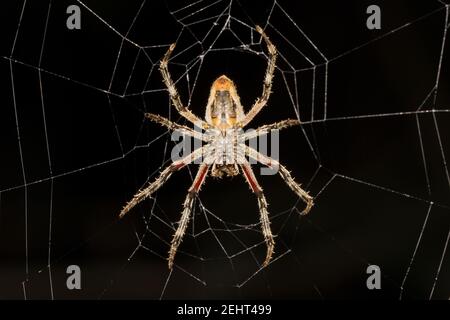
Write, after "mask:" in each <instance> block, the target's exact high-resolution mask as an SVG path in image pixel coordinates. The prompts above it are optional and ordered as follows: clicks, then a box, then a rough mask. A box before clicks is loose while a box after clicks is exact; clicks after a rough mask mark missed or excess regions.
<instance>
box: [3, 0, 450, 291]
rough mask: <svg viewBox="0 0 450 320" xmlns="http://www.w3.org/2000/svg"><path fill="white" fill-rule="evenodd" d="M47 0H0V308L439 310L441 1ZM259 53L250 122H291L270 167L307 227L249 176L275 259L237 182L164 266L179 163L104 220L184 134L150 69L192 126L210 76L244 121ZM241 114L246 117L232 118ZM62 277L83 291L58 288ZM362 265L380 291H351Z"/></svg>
mask: <svg viewBox="0 0 450 320" xmlns="http://www.w3.org/2000/svg"><path fill="white" fill-rule="evenodd" d="M71 4H73V3H69V2H65V1H58V2H55V1H49V2H46V3H45V2H39V3H37V2H32V1H26V0H25V1H23V2H22V3H18V2H14V3H12V4H9V9H8V10H4V11H3V12H6V13H7V14H8V17H5V18H4V19H3V18H2V22H3V23H4V24H5V26H4V27H3V28H2V30H5V32H4V34H5V37H4V40H3V44H4V47H3V48H2V51H1V58H2V59H1V62H2V63H1V68H2V73H1V76H2V78H3V79H4V81H3V83H5V86H4V88H5V89H4V90H3V93H2V101H3V103H2V105H3V107H2V108H1V117H0V122H1V125H0V128H1V131H2V134H1V136H2V147H3V148H2V149H3V150H2V160H1V161H2V165H1V168H0V172H1V181H0V219H1V220H0V228H1V230H2V231H1V233H0V234H1V238H2V241H1V243H2V244H1V252H2V257H3V259H2V260H3V261H5V263H2V266H1V269H0V270H1V271H0V274H1V277H2V283H4V285H2V290H1V291H0V293H1V295H2V296H3V297H6V298H23V299H36V298H47V299H54V298H73V297H84V298H131V297H140V298H152V299H166V298H214V297H222V298H223V297H235V298H236V297H244V298H248V297H264V298H267V297H290V298H333V297H349V298H352V297H361V296H367V297H375V296H381V297H385V298H392V299H402V298H421V299H448V297H449V291H450V288H449V286H448V283H449V280H450V279H449V278H450V272H449V270H450V268H449V266H450V265H449V264H450V260H449V259H450V258H449V254H448V242H449V239H450V214H449V213H450V202H449V199H450V197H449V195H450V193H449V192H450V175H449V169H448V165H447V159H448V157H449V147H448V144H449V139H448V138H449V134H448V133H449V131H448V126H449V125H450V119H449V111H450V109H448V105H449V98H450V97H449V95H448V91H449V90H448V88H449V82H448V79H449V74H448V70H449V69H448V61H447V60H448V59H447V57H446V56H447V55H446V51H447V49H448V38H447V31H448V28H449V25H450V21H449V4H447V3H445V2H444V1H424V2H423V3H421V4H416V5H411V4H408V5H405V4H404V3H402V2H396V3H389V4H388V3H382V4H380V6H381V8H382V29H381V30H377V31H370V30H367V28H366V26H365V20H366V18H367V14H366V13H365V12H366V8H367V6H368V5H369V4H370V3H364V1H358V2H357V3H355V4H353V5H352V6H348V7H346V8H342V7H341V6H340V5H339V4H336V3H334V2H332V1H319V2H316V3H315V4H312V3H302V4H291V3H288V2H287V1H266V2H261V3H259V4H258V7H254V6H253V5H252V4H250V3H247V2H246V1H237V0H217V1H214V0H212V1H206V0H199V1H194V2H188V1H184V2H183V1H178V2H172V1H168V2H167V3H166V2H158V1H156V2H155V1H127V4H126V5H125V4H114V5H113V4H111V3H109V2H106V1H105V2H99V1H95V2H94V1H77V4H78V5H79V6H80V8H81V16H82V28H81V30H71V31H70V30H67V28H66V27H65V20H66V18H67V14H66V13H65V12H66V8H67V6H69V5H71ZM256 24H259V25H261V26H263V27H264V28H265V30H266V33H267V34H268V35H269V37H270V38H271V40H272V42H273V43H274V44H275V45H276V46H277V49H278V51H279V59H278V63H277V70H276V74H275V78H274V88H273V94H272V96H271V99H270V102H269V105H268V106H267V107H266V108H265V109H264V110H263V111H262V112H261V113H260V114H259V115H258V117H257V119H255V124H253V126H254V127H256V126H258V125H261V124H265V123H271V122H275V121H277V120H281V119H284V118H298V119H300V120H301V122H302V125H301V126H300V127H299V128H294V129H286V131H283V132H281V133H280V136H281V138H280V149H281V150H280V152H281V155H280V161H281V162H282V163H284V164H285V165H286V166H287V167H288V168H289V169H290V170H291V171H292V173H293V175H294V176H295V177H296V180H297V181H298V182H301V183H302V185H303V186H304V187H305V188H306V190H308V191H309V192H310V194H312V195H313V196H314V197H315V203H316V204H315V206H314V208H313V209H312V211H311V213H310V215H308V216H301V215H300V214H299V213H300V211H301V210H302V208H303V203H302V202H300V201H299V200H298V199H297V198H296V197H295V196H294V195H293V194H290V190H289V189H288V187H287V186H286V185H284V184H283V182H282V181H281V179H280V178H279V177H278V176H260V175H257V176H258V179H260V180H261V184H262V185H263V187H264V189H265V194H266V196H267V198H268V201H269V203H270V208H269V209H270V213H271V215H270V219H271V226H272V230H273V232H274V234H275V235H276V239H275V240H276V253H275V257H274V259H273V260H272V262H271V263H270V265H269V266H267V267H262V261H263V258H264V253H265V243H264V241H263V236H262V233H261V231H260V224H259V213H258V208H257V205H256V199H254V196H253V195H252V194H251V192H250V191H249V190H248V187H247V186H246V185H245V183H244V182H243V179H242V178H240V177H237V178H234V179H233V180H232V181H231V180H228V179H222V180H220V181H218V180H214V179H212V178H207V180H206V183H205V186H204V187H203V189H202V191H201V193H200V195H199V197H198V198H197V199H196V203H195V208H194V211H193V217H192V219H191V221H190V225H189V228H188V233H187V234H186V236H185V239H184V240H183V243H182V245H181V246H180V248H179V252H178V254H177V257H176V261H175V263H176V267H175V268H174V270H173V271H169V270H168V269H167V260H166V257H167V251H168V249H169V246H170V239H171V237H172V234H173V232H174V231H175V229H176V226H177V225H176V223H177V221H178V219H179V215H180V212H181V203H182V201H183V199H184V196H185V192H186V190H187V188H188V186H189V184H190V183H191V182H192V178H193V175H195V170H196V166H194V165H192V166H189V167H188V170H185V172H180V173H177V174H176V175H174V176H173V177H172V178H171V180H170V181H169V182H167V183H166V185H164V187H163V188H161V189H160V190H159V191H158V193H157V194H155V195H154V197H152V198H151V199H149V200H147V201H146V202H145V203H143V204H142V205H140V206H139V207H137V208H135V209H133V211H132V212H130V214H129V215H128V217H127V218H125V219H124V220H118V219H117V216H118V213H119V211H120V209H121V207H122V206H123V205H124V203H126V201H127V200H128V199H130V197H132V195H133V194H134V193H135V192H136V191H137V190H138V189H139V188H140V187H142V186H143V185H144V184H146V183H147V182H149V181H152V180H153V179H154V178H155V176H156V175H157V174H158V173H159V172H160V170H161V169H162V168H164V167H165V166H166V165H167V164H169V163H170V154H171V150H172V148H173V146H174V142H173V141H171V136H170V132H167V131H165V130H164V129H162V128H159V127H158V126H157V125H155V124H151V123H148V122H147V121H146V120H145V118H144V113H145V112H148V111H151V112H153V113H157V114H161V115H163V116H166V117H168V118H170V119H171V120H173V121H177V122H179V123H184V122H183V119H182V118H180V116H179V115H178V114H176V112H174V109H173V107H171V106H170V101H169V98H168V95H167V91H166V89H165V88H164V86H163V84H162V81H161V78H160V74H159V71H158V61H159V59H160V58H161V57H162V55H163V54H164V52H165V51H166V50H167V48H168V46H169V45H170V43H172V42H176V43H177V47H176V50H175V52H174V55H173V57H172V59H171V61H170V64H169V68H170V70H171V73H172V76H173V78H174V79H175V81H176V85H177V87H178V89H179V91H180V94H181V96H182V100H183V102H184V103H185V104H186V105H189V106H190V108H191V109H192V110H193V112H194V113H196V114H198V115H200V116H203V112H204V110H203V108H204V106H205V104H206V99H207V96H208V92H209V86H210V84H211V82H212V81H213V80H214V79H215V78H216V77H217V76H219V75H220V74H227V75H228V76H229V77H230V78H232V79H233V80H234V81H235V82H236V84H237V86H238V92H239V94H240V97H241V99H242V102H243V105H244V106H246V107H247V108H248V106H250V105H251V104H252V103H253V101H254V99H255V98H256V97H257V96H258V95H259V94H260V90H261V87H262V80H263V77H264V70H265V64H266V62H267V55H266V52H267V51H266V48H265V46H264V43H263V42H261V39H260V37H259V35H258V34H257V33H256V32H255V30H254V27H255V25H256ZM247 110H248V109H247ZM70 264H76V265H79V266H80V268H81V270H82V274H83V289H82V290H80V291H77V292H73V291H68V290H67V289H66V287H65V285H66V282H65V279H66V277H67V274H66V267H67V266H68V265H70ZM372 264H375V265H378V266H379V267H380V268H381V272H382V285H383V288H382V290H380V291H377V290H375V291H369V290H367V287H366V279H367V276H368V275H367V274H366V268H367V267H368V266H369V265H372Z"/></svg>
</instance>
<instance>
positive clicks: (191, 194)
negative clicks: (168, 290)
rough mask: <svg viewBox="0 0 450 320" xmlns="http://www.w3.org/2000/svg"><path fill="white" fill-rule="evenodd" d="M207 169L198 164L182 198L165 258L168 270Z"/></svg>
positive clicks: (206, 165) (170, 267) (203, 165)
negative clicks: (180, 208) (178, 218)
mask: <svg viewBox="0 0 450 320" xmlns="http://www.w3.org/2000/svg"><path fill="white" fill-rule="evenodd" d="M208 169H209V165H208V164H205V163H203V164H201V165H200V168H199V169H198V172H197V175H196V176H195V179H194V182H193V183H192V186H191V187H190V188H189V190H188V194H187V196H186V199H185V200H184V203H183V211H182V213H181V219H180V221H179V222H178V228H177V230H176V231H175V234H174V235H173V238H172V242H171V246H170V250H169V257H168V258H167V260H168V266H169V269H170V270H172V268H173V261H174V259H175V255H176V253H177V250H178V247H179V246H180V243H181V241H182V240H183V236H184V234H185V232H186V228H187V226H188V223H189V219H190V216H191V212H192V206H193V204H194V199H195V195H196V194H197V193H198V192H199V191H200V187H201V186H202V184H203V182H204V181H205V178H206V176H207V174H208Z"/></svg>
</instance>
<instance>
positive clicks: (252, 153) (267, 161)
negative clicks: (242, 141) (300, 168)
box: [244, 146, 314, 215]
mask: <svg viewBox="0 0 450 320" xmlns="http://www.w3.org/2000/svg"><path fill="white" fill-rule="evenodd" d="M244 148H245V153H246V154H247V155H248V156H249V157H250V158H252V159H254V160H256V161H258V162H260V163H262V164H263V165H265V166H268V167H269V168H272V169H275V168H278V173H279V174H280V176H281V177H282V178H283V180H284V181H285V182H286V184H287V185H288V186H289V188H291V190H292V191H294V192H295V193H296V194H297V195H298V196H299V197H300V198H301V199H302V200H303V202H304V203H305V204H306V207H305V209H304V210H303V211H302V214H304V215H305V214H308V212H309V211H310V210H311V208H312V207H313V206H314V198H313V197H311V196H310V195H309V194H308V192H306V191H305V190H303V189H302V187H301V186H300V184H298V183H297V182H295V180H294V178H292V176H291V173H290V172H289V170H287V169H286V167H285V166H283V165H282V164H280V163H279V162H278V161H277V160H275V159H272V158H270V157H267V156H265V155H263V154H261V153H259V152H258V151H256V150H255V149H253V148H250V147H248V146H244Z"/></svg>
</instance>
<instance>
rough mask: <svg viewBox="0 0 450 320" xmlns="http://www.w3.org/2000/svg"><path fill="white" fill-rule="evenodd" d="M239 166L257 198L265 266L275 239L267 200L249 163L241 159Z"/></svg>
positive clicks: (271, 252)
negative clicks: (264, 246) (264, 243)
mask: <svg viewBox="0 0 450 320" xmlns="http://www.w3.org/2000/svg"><path fill="white" fill-rule="evenodd" d="M240 166H241V169H242V172H243V173H244V176H245V179H246V180H247V182H248V184H249V186H250V189H251V190H252V191H253V193H254V194H255V195H256V197H257V198H258V206H259V212H260V221H261V228H262V232H263V235H264V241H265V242H266V246H267V252H266V259H265V260H264V263H263V266H264V267H265V266H267V265H268V264H269V262H270V260H271V259H272V255H273V249H274V247H275V240H274V238H273V235H272V231H271V229H270V220H269V211H268V210H267V206H268V205H267V200H266V197H265V196H264V193H263V190H262V188H261V186H260V185H259V183H258V180H256V177H255V174H254V173H253V170H252V167H251V166H250V164H249V163H248V162H247V161H246V160H245V161H241V164H240Z"/></svg>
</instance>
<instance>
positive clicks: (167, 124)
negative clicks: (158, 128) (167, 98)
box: [145, 112, 206, 141]
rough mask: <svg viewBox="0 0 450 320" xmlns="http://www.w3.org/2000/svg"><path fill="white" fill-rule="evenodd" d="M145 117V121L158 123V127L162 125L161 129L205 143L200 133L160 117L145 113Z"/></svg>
mask: <svg viewBox="0 0 450 320" xmlns="http://www.w3.org/2000/svg"><path fill="white" fill-rule="evenodd" d="M145 117H146V118H147V119H149V120H150V121H153V122H156V123H159V124H160V125H162V126H163V127H166V128H167V129H169V130H177V131H179V132H181V133H182V134H185V135H189V136H191V137H194V138H196V139H199V140H202V141H206V140H205V137H203V134H201V133H200V132H198V131H194V130H192V129H191V128H189V127H186V126H183V125H181V124H178V123H176V122H173V121H170V120H169V119H167V118H164V117H162V116H160V115H157V114H153V113H148V112H147V113H146V114H145Z"/></svg>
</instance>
